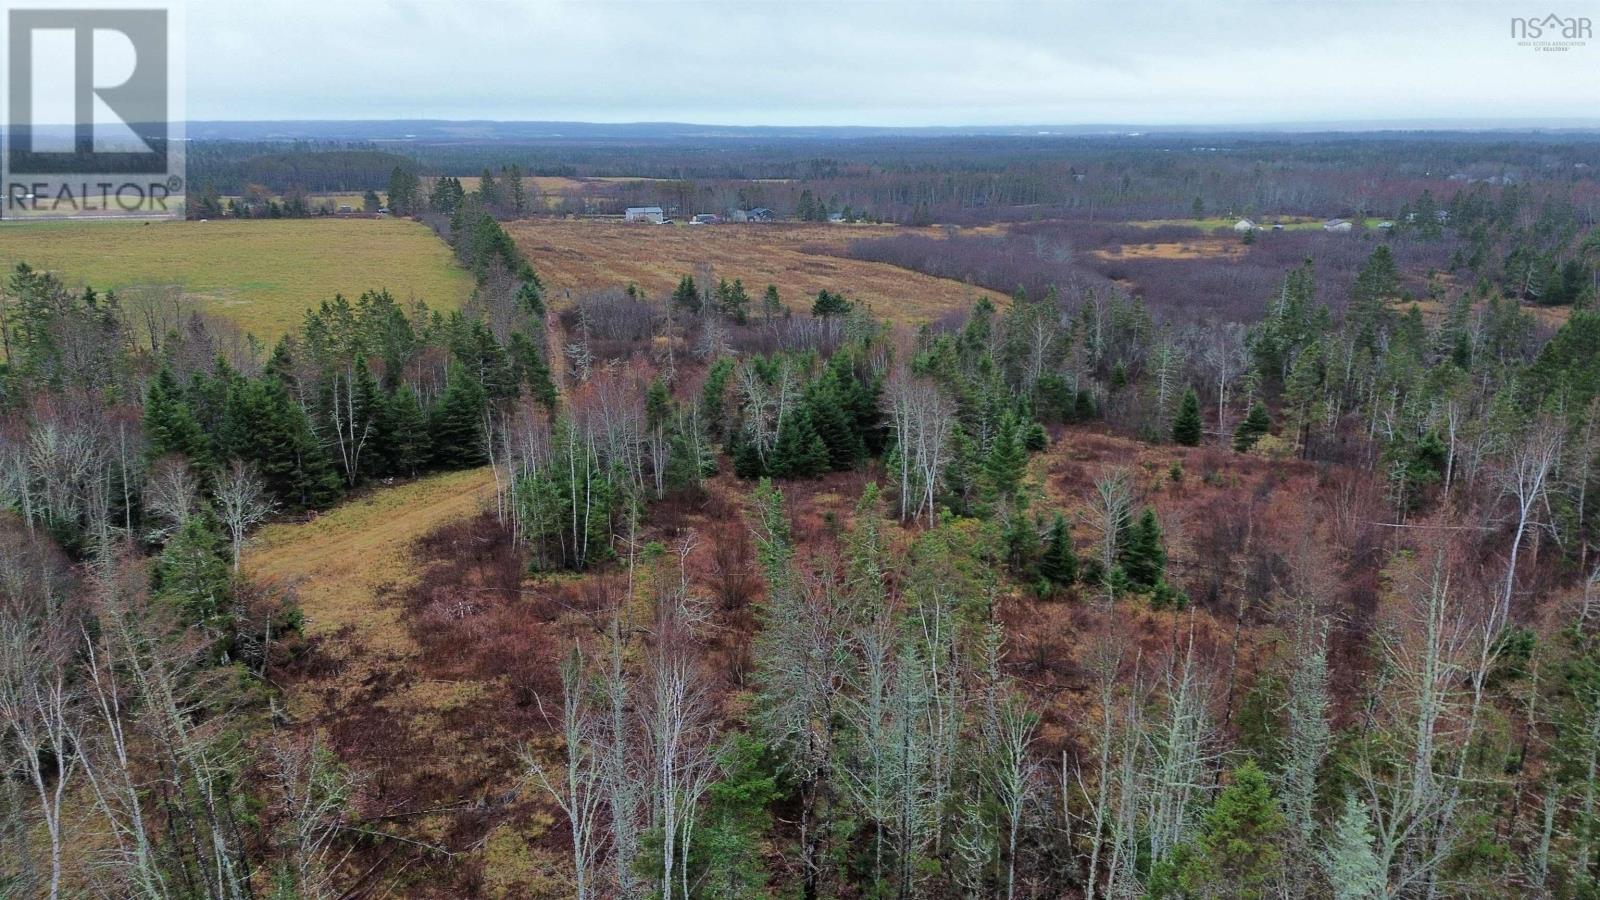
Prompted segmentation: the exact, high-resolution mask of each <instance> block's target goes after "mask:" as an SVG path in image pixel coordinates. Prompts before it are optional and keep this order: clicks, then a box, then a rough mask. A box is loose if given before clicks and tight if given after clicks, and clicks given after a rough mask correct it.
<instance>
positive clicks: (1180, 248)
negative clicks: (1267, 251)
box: [1090, 238, 1249, 260]
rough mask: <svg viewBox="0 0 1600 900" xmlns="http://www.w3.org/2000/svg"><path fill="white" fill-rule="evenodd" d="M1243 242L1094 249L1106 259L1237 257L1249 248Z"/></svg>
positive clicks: (1205, 241) (1197, 241)
mask: <svg viewBox="0 0 1600 900" xmlns="http://www.w3.org/2000/svg"><path fill="white" fill-rule="evenodd" d="M1248 249H1249V248H1247V247H1246V246H1245V245H1244V243H1243V242H1241V241H1238V240H1228V239H1226V238H1196V239H1195V240H1192V241H1183V242H1181V243H1177V242H1174V243H1158V244H1123V245H1122V246H1120V247H1118V248H1116V249H1115V250H1105V249H1100V250H1092V251H1090V252H1091V253H1093V254H1094V255H1095V256H1098V257H1100V258H1101V259H1106V260H1119V259H1222V258H1226V259H1237V258H1238V257H1241V256H1243V255H1244V254H1245V251H1246V250H1248Z"/></svg>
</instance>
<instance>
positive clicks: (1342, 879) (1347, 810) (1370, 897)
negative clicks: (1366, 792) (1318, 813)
mask: <svg viewBox="0 0 1600 900" xmlns="http://www.w3.org/2000/svg"><path fill="white" fill-rule="evenodd" d="M1371 825H1372V819H1371V817H1370V816H1369V815H1368V814H1367V808H1366V806H1364V805H1363V804H1362V803H1361V801H1360V800H1357V799H1356V797H1355V794H1346V795H1345V798H1344V806H1343V809H1342V810H1341V811H1340V813H1339V818H1338V819H1337V820H1335V821H1334V823H1333V829H1332V832H1331V833H1330V834H1329V835H1328V841H1327V844H1326V847H1325V850H1324V853H1325V856H1324V859H1323V868H1325V869H1326V870H1327V873H1328V881H1329V883H1330V884H1332V885H1333V896H1334V897H1335V900H1378V898H1380V897H1382V896H1384V889H1385V888H1386V887H1387V885H1386V884H1385V878H1384V872H1383V866H1382V865H1381V864H1379V862H1378V855H1377V853H1376V852H1375V851H1374V850H1373V849H1372V828H1371Z"/></svg>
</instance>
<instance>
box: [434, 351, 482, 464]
mask: <svg viewBox="0 0 1600 900" xmlns="http://www.w3.org/2000/svg"><path fill="white" fill-rule="evenodd" d="M487 405H488V399H487V397H486V396H485V395H484V390H483V387H482V386H481V385H479V384H478V382H477V380H476V379H475V378H473V377H472V376H471V375H470V374H468V373H467V371H466V370H465V369H463V368H462V367H461V366H460V365H452V366H451V367H450V372H449V374H448V375H447V376H446V379H445V387H444V394H443V395H442V396H441V397H440V398H439V401H438V402H437V403H435V404H434V407H433V410H432V413H431V414H430V415H429V417H428V433H429V436H430V437H431V439H432V462H433V464H434V465H435V466H437V467H439V468H441V469H469V468H471V467H473V466H480V465H483V463H484V460H485V459H486V458H487V456H486V454H485V448H484V434H483V413H484V409H485V408H486V407H487Z"/></svg>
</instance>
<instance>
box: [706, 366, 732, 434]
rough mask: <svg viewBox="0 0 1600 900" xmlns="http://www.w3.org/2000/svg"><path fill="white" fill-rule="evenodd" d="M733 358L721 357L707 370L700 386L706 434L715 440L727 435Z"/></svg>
mask: <svg viewBox="0 0 1600 900" xmlns="http://www.w3.org/2000/svg"><path fill="white" fill-rule="evenodd" d="M733 369H734V364H733V360H731V359H728V358H727V357H721V358H719V359H717V360H716V361H715V362H713V363H712V364H711V368H710V369H708V370H707V371H706V380H705V383H704V384H702V385H701V387H700V418H701V424H702V425H703V426H704V428H705V430H706V436H707V437H708V438H710V439H711V440H713V441H720V440H722V439H723V438H724V437H727V436H728V435H727V428H728V382H729V380H730V379H732V378H733Z"/></svg>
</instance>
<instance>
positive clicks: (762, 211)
mask: <svg viewBox="0 0 1600 900" xmlns="http://www.w3.org/2000/svg"><path fill="white" fill-rule="evenodd" d="M773 218H774V217H773V215H772V210H770V209H767V208H766V207H765V206H757V207H755V208H754V209H736V210H733V211H732V212H730V213H728V221H730V222H771V221H772V220H773Z"/></svg>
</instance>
